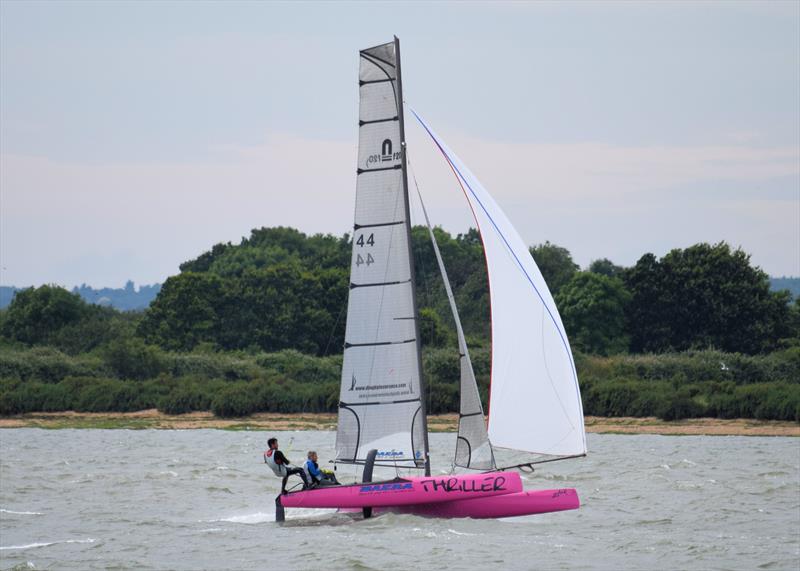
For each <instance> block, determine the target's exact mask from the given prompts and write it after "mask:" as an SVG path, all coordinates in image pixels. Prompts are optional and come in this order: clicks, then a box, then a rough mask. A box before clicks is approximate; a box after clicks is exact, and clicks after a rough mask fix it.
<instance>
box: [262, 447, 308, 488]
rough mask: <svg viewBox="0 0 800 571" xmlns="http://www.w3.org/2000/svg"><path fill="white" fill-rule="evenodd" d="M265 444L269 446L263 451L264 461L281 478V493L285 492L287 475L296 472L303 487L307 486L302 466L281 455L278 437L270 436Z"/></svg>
mask: <svg viewBox="0 0 800 571" xmlns="http://www.w3.org/2000/svg"><path fill="white" fill-rule="evenodd" d="M267 446H269V449H268V450H267V451H266V452H264V462H265V463H266V465H267V466H269V467H270V469H272V471H273V472H274V473H275V475H276V476H278V478H283V481H282V482H281V494H285V493H287V492H286V481H287V480H288V479H289V476H291V475H293V474H297V475H298V476H300V478H301V479H302V480H303V489H306V488H308V485H309V480H308V479H307V478H306V474H305V472H304V471H303V469H302V468H298V467H297V466H292V463H291V462H289V459H288V458H287V457H286V456H284V455H283V452H281V451H280V450H278V439H277V438H270V439H269V440H267Z"/></svg>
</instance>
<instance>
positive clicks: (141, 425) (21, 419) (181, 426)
mask: <svg viewBox="0 0 800 571" xmlns="http://www.w3.org/2000/svg"><path fill="white" fill-rule="evenodd" d="M585 425H586V432H592V433H596V434H662V435H669V436H681V435H684V436H692V435H693V436H698V435H705V436H793V437H800V423H796V422H786V421H777V420H755V419H745V418H737V419H722V418H691V419H686V420H676V421H664V420H659V419H658V418H655V417H643V418H633V417H619V418H604V417H596V416H587V417H586V419H585ZM457 426H458V415H456V414H442V415H431V416H429V417H428V429H429V430H430V432H455V431H456V428H457ZM0 428H44V429H59V428H72V429H76V428H87V429H88V428H94V429H133V430H144V429H157V430H192V429H199V428H214V429H222V430H276V431H287V430H288V431H291V430H335V429H336V414H332V413H314V414H304V413H293V414H281V413H258V414H253V415H251V416H248V417H244V418H218V417H215V416H214V415H213V414H211V413H210V412H191V413H187V414H181V415H168V414H163V413H160V412H158V411H157V410H156V409H150V410H142V411H138V412H116V413H106V412H72V411H70V412H38V413H28V414H22V415H17V416H4V417H0Z"/></svg>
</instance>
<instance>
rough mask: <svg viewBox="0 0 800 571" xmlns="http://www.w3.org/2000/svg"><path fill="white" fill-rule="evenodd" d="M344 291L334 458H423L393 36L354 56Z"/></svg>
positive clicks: (414, 461) (416, 461)
mask: <svg viewBox="0 0 800 571" xmlns="http://www.w3.org/2000/svg"><path fill="white" fill-rule="evenodd" d="M359 59H360V66H359V92H360V106H359V142H358V167H357V171H356V172H357V175H358V176H357V183H356V207H355V224H354V226H353V254H352V260H351V265H350V296H349V301H348V308H347V328H346V332H345V346H344V361H343V364H342V386H341V391H340V397H339V400H340V402H339V423H338V432H337V435H336V461H337V462H344V463H359V462H363V461H364V460H365V459H366V456H367V453H368V452H369V451H370V450H372V449H377V450H378V455H377V459H376V460H377V463H378V464H392V465H399V466H412V467H423V466H426V462H427V460H428V446H427V420H426V417H425V406H424V404H425V403H424V399H423V398H422V372H421V360H420V348H419V335H418V319H417V308H416V300H415V298H414V275H413V264H412V263H411V247H410V243H411V239H410V235H411V234H410V223H409V207H408V192H407V182H406V170H405V166H406V165H405V160H406V159H405V153H404V147H405V142H404V137H403V107H402V90H401V89H402V88H401V83H400V58H399V49H398V42H397V39H395V41H394V42H390V43H387V44H383V45H380V46H376V47H374V48H370V49H367V50H363V51H361V52H360V58H359Z"/></svg>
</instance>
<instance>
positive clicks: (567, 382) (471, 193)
mask: <svg viewBox="0 0 800 571" xmlns="http://www.w3.org/2000/svg"><path fill="white" fill-rule="evenodd" d="M412 113H414V115H415V116H416V118H417V120H418V121H419V122H420V124H421V125H422V126H423V128H424V129H425V130H426V131H427V133H428V135H430V137H431V138H432V139H433V141H434V143H435V144H436V146H437V147H438V148H439V150H440V151H441V153H442V154H443V155H444V157H445V159H446V160H447V162H448V163H449V165H450V167H451V168H452V170H453V172H454V174H455V175H456V178H457V179H458V182H459V184H460V185H461V187H462V190H463V191H464V195H465V196H466V198H467V200H468V202H469V204H470V207H471V208H472V212H473V215H474V216H475V219H476V222H477V224H478V227H479V231H480V234H481V240H482V241H483V245H484V252H485V255H486V263H487V271H488V277H489V295H490V301H491V312H492V378H491V387H490V409H489V430H488V432H489V437H490V438H491V441H492V444H493V445H494V446H497V447H500V448H510V449H513V450H521V451H527V452H533V453H537V454H545V455H553V456H576V455H583V454H585V453H586V435H585V430H584V424H583V408H582V404H581V398H580V389H579V386H578V378H577V373H576V370H575V364H574V360H573V357H572V352H571V350H570V347H569V342H568V340H567V336H566V333H565V332H564V327H563V324H562V323H561V318H560V316H559V315H558V311H557V309H556V307H555V302H554V301H553V298H552V295H551V294H550V291H549V290H548V289H547V285H546V284H545V282H544V278H543V277H542V275H541V272H540V271H539V269H538V267H537V266H536V263H535V262H534V261H533V258H532V257H531V256H530V254H529V252H528V249H527V246H526V245H525V243H524V241H523V240H522V238H521V237H520V236H519V234H518V233H517V231H516V230H515V229H514V227H513V226H512V225H511V222H510V221H509V220H508V218H507V217H506V215H505V213H504V212H503V211H502V209H500V207H499V206H498V205H497V203H496V202H495V201H494V199H493V198H492V197H491V195H489V193H488V192H486V190H485V189H484V188H483V186H482V185H481V184H480V182H479V181H478V179H477V178H476V177H475V176H474V175H473V174H472V173H471V172H470V171H469V169H467V168H466V167H465V166H464V164H463V163H462V162H461V161H460V160H459V158H458V157H457V156H456V155H455V154H454V153H453V152H452V151H451V150H450V149H449V148H448V147H447V146H446V145H445V143H444V142H443V141H442V140H441V138H439V137H438V136H437V135H436V134H435V133H434V132H433V131H432V129H431V128H430V127H429V126H428V125H427V124H426V123H425V121H423V119H422V118H421V117H420V116H419V115H418V114H417V113H415V112H414V111H413V110H412Z"/></svg>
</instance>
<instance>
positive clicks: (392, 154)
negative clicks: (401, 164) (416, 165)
mask: <svg viewBox="0 0 800 571" xmlns="http://www.w3.org/2000/svg"><path fill="white" fill-rule="evenodd" d="M393 149H394V144H393V143H392V140H391V139H384V140H383V142H382V143H381V150H380V152H379V153H376V154H374V155H369V156H368V157H367V167H370V166H372V165H376V164H379V163H391V162H394V161H399V160H400V158H401V157H402V153H401V152H400V151H395V150H393Z"/></svg>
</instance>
